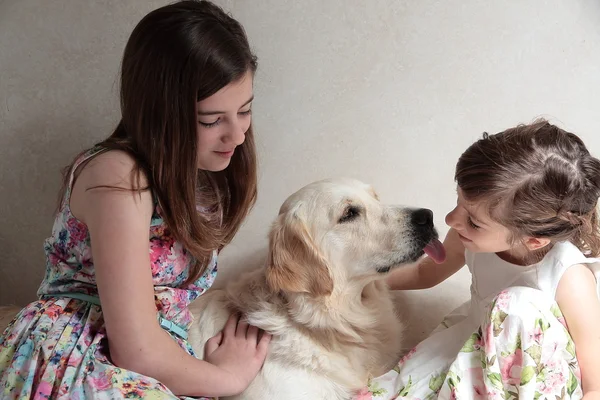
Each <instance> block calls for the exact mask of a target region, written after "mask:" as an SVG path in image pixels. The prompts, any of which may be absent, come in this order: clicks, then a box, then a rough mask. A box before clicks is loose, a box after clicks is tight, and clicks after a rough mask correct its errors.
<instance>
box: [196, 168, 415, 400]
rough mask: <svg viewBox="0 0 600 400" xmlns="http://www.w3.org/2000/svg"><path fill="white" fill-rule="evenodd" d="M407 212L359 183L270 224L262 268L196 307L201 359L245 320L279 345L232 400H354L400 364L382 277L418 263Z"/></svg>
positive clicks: (301, 201) (324, 190)
mask: <svg viewBox="0 0 600 400" xmlns="http://www.w3.org/2000/svg"><path fill="white" fill-rule="evenodd" d="M410 211H411V210H410V209H407V208H403V207H394V206H386V205H384V204H382V203H380V201H379V200H378V197H377V195H376V194H375V192H374V191H373V189H372V188H371V187H370V186H369V185H366V184H364V183H362V182H359V181H356V180H350V179H335V180H324V181H319V182H315V183H313V184H310V185H308V186H306V187H304V188H302V189H300V190H299V191H298V192H296V193H294V194H293V195H292V196H290V197H289V198H288V199H287V200H286V201H285V203H284V204H283V206H282V207H281V209H280V213H279V216H278V217H277V219H276V221H275V222H274V224H273V225H272V228H271V232H270V235H269V239H270V240H269V255H268V260H267V263H266V265H265V267H264V268H260V269H258V270H255V271H252V272H249V273H247V274H245V275H243V276H242V277H241V278H240V279H238V280H236V281H235V282H232V283H230V284H229V285H228V286H227V287H226V288H225V289H224V290H216V289H215V290H210V291H208V292H207V293H206V294H204V295H202V296H200V298H199V300H197V301H196V302H194V303H193V304H192V305H191V310H192V312H193V314H194V316H195V321H194V323H193V324H192V326H191V328H190V344H191V345H192V346H193V347H194V350H195V351H196V352H197V353H198V355H199V356H200V357H202V356H203V354H204V345H205V343H206V341H207V340H208V339H209V338H211V337H212V336H214V335H215V334H217V333H218V332H220V331H221V330H222V329H223V327H224V325H225V322H226V320H227V318H228V317H229V315H230V313H231V312H240V313H242V314H243V315H244V316H245V317H246V318H247V320H248V322H249V323H250V324H252V325H255V326H257V327H259V328H261V329H263V330H265V331H266V332H269V333H272V334H273V339H272V341H271V343H270V345H269V351H268V355H267V358H266V360H265V363H264V365H263V368H262V370H261V372H260V373H259V375H258V376H257V377H256V379H255V380H254V381H253V382H252V383H251V384H250V386H249V387H248V389H247V390H246V391H245V392H244V393H242V394H241V395H239V396H235V397H234V398H235V399H244V400H258V399H262V400H265V399H278V400H279V399H291V400H295V399H327V400H335V399H349V398H351V397H352V395H353V393H354V392H355V391H357V390H360V389H361V388H364V387H365V386H366V385H367V383H368V380H369V378H370V377H376V376H379V375H381V374H383V373H385V372H386V371H388V370H390V369H392V368H393V367H394V366H395V365H396V363H397V362H398V359H399V357H400V355H401V351H402V331H403V325H402V323H401V322H400V321H399V318H398V317H397V314H396V312H395V310H394V306H393V304H392V300H391V296H390V294H389V292H388V289H387V286H386V284H385V283H384V281H383V278H384V277H385V276H386V274H385V272H387V271H388V270H389V269H390V267H392V266H396V265H403V264H410V263H413V262H416V261H417V259H418V258H419V257H420V256H421V255H422V247H423V244H422V243H421V242H420V241H419V240H417V239H415V235H416V233H414V232H415V231H414V229H413V227H412V226H411V221H410ZM421 241H422V240H421ZM419 243H421V244H419Z"/></svg>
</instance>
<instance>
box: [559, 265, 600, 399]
mask: <svg viewBox="0 0 600 400" xmlns="http://www.w3.org/2000/svg"><path fill="white" fill-rule="evenodd" d="M556 301H557V303H558V306H559V307H560V309H561V311H562V313H563V315H564V317H565V320H566V322H567V325H568V327H569V333H570V334H571V337H572V338H573V342H575V349H576V353H577V360H578V361H579V366H580V367H581V378H582V385H583V394H584V397H583V398H584V399H585V400H587V399H590V400H591V399H592V398H600V301H599V300H598V295H597V294H596V279H595V277H594V274H592V272H591V271H590V270H589V268H587V267H586V266H585V265H574V266H572V267H571V268H569V269H568V270H567V272H565V274H564V276H563V277H562V278H561V280H560V283H559V284H558V289H557V291H556Z"/></svg>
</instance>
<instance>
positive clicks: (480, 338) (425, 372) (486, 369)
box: [356, 242, 600, 400]
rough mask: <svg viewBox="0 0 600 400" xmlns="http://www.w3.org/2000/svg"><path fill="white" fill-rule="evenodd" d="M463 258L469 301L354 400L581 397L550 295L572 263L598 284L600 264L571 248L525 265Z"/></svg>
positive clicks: (489, 256)
mask: <svg viewBox="0 0 600 400" xmlns="http://www.w3.org/2000/svg"><path fill="white" fill-rule="evenodd" d="M465 256H466V263H467V266H468V267H469V270H470V272H471V274H472V283H471V300H469V301H468V302H466V303H465V304H463V305H462V306H460V307H459V308H457V309H456V310H454V311H453V312H452V313H451V314H449V315H448V316H447V317H446V318H445V319H444V321H443V322H442V324H440V326H438V328H436V330H435V331H434V333H433V334H432V335H431V336H430V337H428V338H427V339H425V340H424V341H423V342H421V343H419V344H418V345H417V346H416V347H415V348H414V349H412V350H411V351H410V352H409V353H408V354H407V355H406V356H405V357H404V358H403V359H402V360H401V361H400V363H399V364H398V367H397V368H395V369H394V370H392V371H390V372H388V373H387V374H385V375H383V376H381V377H378V378H376V379H373V380H372V381H371V382H370V384H369V387H368V388H366V389H365V390H363V392H361V393H360V394H358V396H357V397H356V400H358V399H360V400H366V399H369V400H370V399H373V400H375V399H376V400H379V399H386V400H389V399H399V398H410V399H421V400H423V399H435V398H439V399H475V398H482V399H483V398H488V399H507V400H513V399H517V398H518V399H521V400H523V399H531V400H538V399H540V400H541V399H552V400H555V399H556V398H561V399H579V398H581V397H582V391H581V383H580V373H579V365H578V363H577V359H576V357H575V346H574V344H573V341H572V339H571V337H570V335H569V332H568V330H567V328H566V325H565V322H564V318H563V317H562V314H561V312H560V310H559V308H558V305H557V304H556V303H555V301H554V297H555V293H556V289H557V287H558V282H559V281H560V279H561V277H562V276H563V274H564V273H565V271H566V270H567V269H568V268H569V267H571V266H573V265H575V264H584V265H587V266H589V267H590V269H591V270H592V271H593V272H594V274H595V276H596V281H597V282H598V277H599V275H600V273H599V271H600V260H598V259H592V258H586V257H585V256H584V255H583V254H582V253H581V251H580V250H579V249H578V248H577V247H575V246H574V245H573V244H571V243H568V242H563V243H558V244H556V245H555V246H554V247H553V248H552V249H551V250H550V251H549V252H548V253H547V254H546V256H545V257H544V259H543V260H542V261H541V262H539V263H538V264H535V265H532V266H527V267H523V266H519V265H514V264H510V263H508V262H506V261H504V260H502V259H501V258H499V257H498V256H497V255H496V254H493V253H477V254H474V253H471V252H469V251H466V253H465ZM597 287H598V284H597ZM599 289H600V287H599ZM599 294H600V291H599Z"/></svg>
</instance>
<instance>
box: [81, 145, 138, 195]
mask: <svg viewBox="0 0 600 400" xmlns="http://www.w3.org/2000/svg"><path fill="white" fill-rule="evenodd" d="M91 154H92V155H91V156H90V157H89V158H87V159H84V160H83V161H82V162H81V163H80V164H79V165H78V166H77V167H76V169H75V171H74V180H73V185H75V183H76V182H77V181H79V182H84V183H85V184H83V185H81V186H86V187H88V186H89V187H94V186H107V187H108V186H110V187H120V188H124V189H133V190H136V189H142V188H144V187H146V186H147V185H148V180H147V178H146V175H145V174H144V172H143V171H141V170H139V171H138V169H137V163H136V160H135V159H134V158H133V157H132V156H131V155H130V154H129V153H127V152H125V151H122V150H104V151H102V150H99V151H96V152H95V153H91Z"/></svg>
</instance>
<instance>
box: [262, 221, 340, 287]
mask: <svg viewBox="0 0 600 400" xmlns="http://www.w3.org/2000/svg"><path fill="white" fill-rule="evenodd" d="M266 277H267V283H268V285H269V287H270V288H271V290H273V291H276V292H279V291H283V292H290V293H308V294H311V295H313V296H327V295H329V294H331V292H332V291H333V280H332V279H331V275H330V274H329V269H328V268H327V262H326V261H325V259H324V258H323V256H322V255H321V254H320V252H319V250H318V249H317V247H316V246H315V244H314V242H313V240H312V238H311V237H310V234H309V232H308V229H307V228H306V225H305V223H304V222H303V221H302V220H301V218H299V217H298V215H297V213H296V212H295V211H290V212H287V213H284V214H281V215H279V217H278V218H277V220H276V221H275V223H274V224H273V226H272V228H271V232H270V234H269V259H268V263H267V270H266Z"/></svg>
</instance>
